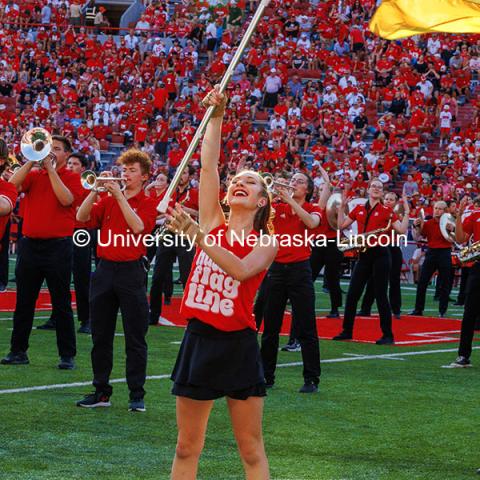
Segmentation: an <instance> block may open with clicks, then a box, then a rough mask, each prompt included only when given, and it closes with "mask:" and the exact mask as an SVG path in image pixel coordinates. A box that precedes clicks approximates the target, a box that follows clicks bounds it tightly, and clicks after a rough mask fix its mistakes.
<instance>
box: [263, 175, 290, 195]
mask: <svg viewBox="0 0 480 480" xmlns="http://www.w3.org/2000/svg"><path fill="white" fill-rule="evenodd" d="M262 177H263V180H264V181H265V184H266V185H267V189H268V191H269V192H271V193H272V194H273V195H278V194H279V193H280V192H279V190H281V189H285V190H287V191H288V193H289V194H290V196H291V195H293V191H294V190H295V189H294V187H292V186H290V185H287V184H285V183H283V182H279V181H278V180H275V178H274V177H273V175H272V174H271V173H264V174H263V175H262Z"/></svg>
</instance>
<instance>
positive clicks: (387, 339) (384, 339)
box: [375, 335, 395, 345]
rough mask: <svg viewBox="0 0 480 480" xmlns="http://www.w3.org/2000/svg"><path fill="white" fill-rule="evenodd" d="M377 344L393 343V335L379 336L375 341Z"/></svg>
mask: <svg viewBox="0 0 480 480" xmlns="http://www.w3.org/2000/svg"><path fill="white" fill-rule="evenodd" d="M375 343H376V344H377V345H393V344H394V343H395V341H394V340H393V337H386V336H385V335H384V336H383V337H382V338H379V339H378V340H377V341H376V342H375Z"/></svg>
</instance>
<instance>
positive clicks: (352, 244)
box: [337, 219, 392, 253]
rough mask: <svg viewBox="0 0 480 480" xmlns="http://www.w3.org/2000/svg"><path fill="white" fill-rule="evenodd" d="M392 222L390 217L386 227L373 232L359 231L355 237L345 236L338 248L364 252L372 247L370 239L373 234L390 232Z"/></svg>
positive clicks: (344, 250) (345, 250)
mask: <svg viewBox="0 0 480 480" xmlns="http://www.w3.org/2000/svg"><path fill="white" fill-rule="evenodd" d="M391 224H392V220H391V219H390V220H389V222H388V225H387V226H386V227H384V228H377V229H376V230H372V231H371V232H365V233H359V234H357V235H355V236H353V237H350V238H344V239H343V240H342V241H341V242H339V243H338V245H337V248H338V249H339V250H340V251H341V252H342V253H344V252H351V251H357V252H359V253H364V252H366V251H367V249H368V248H369V247H370V245H369V243H368V239H369V238H370V237H372V236H375V235H380V234H382V233H386V232H388V231H389V230H390V226H391ZM352 240H353V241H352Z"/></svg>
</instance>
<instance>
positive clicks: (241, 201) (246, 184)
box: [227, 171, 267, 210]
mask: <svg viewBox="0 0 480 480" xmlns="http://www.w3.org/2000/svg"><path fill="white" fill-rule="evenodd" d="M227 202H228V205H229V206H230V208H231V209H232V210H234V209H235V208H238V207H240V208H246V209H249V210H256V209H257V208H259V206H264V205H265V204H266V202H267V190H266V186H265V183H264V182H263V180H262V179H261V178H260V175H258V173H256V172H251V171H245V172H241V173H239V174H238V175H235V176H234V177H233V179H232V181H231V182H230V185H229V187H228V192H227Z"/></svg>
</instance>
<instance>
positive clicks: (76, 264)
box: [73, 245, 92, 325]
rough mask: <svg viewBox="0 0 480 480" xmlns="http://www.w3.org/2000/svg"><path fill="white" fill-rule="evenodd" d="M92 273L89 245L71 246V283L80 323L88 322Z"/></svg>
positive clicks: (86, 323) (85, 323)
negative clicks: (73, 288)
mask: <svg viewBox="0 0 480 480" xmlns="http://www.w3.org/2000/svg"><path fill="white" fill-rule="evenodd" d="M91 273H92V250H91V247H90V245H86V246H85V247H78V246H76V245H74V246H73V285H74V287H75V299H76V304H77V317H78V320H79V322H80V323H81V324H82V325H88V323H89V322H90V305H89V290H90V275H91Z"/></svg>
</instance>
